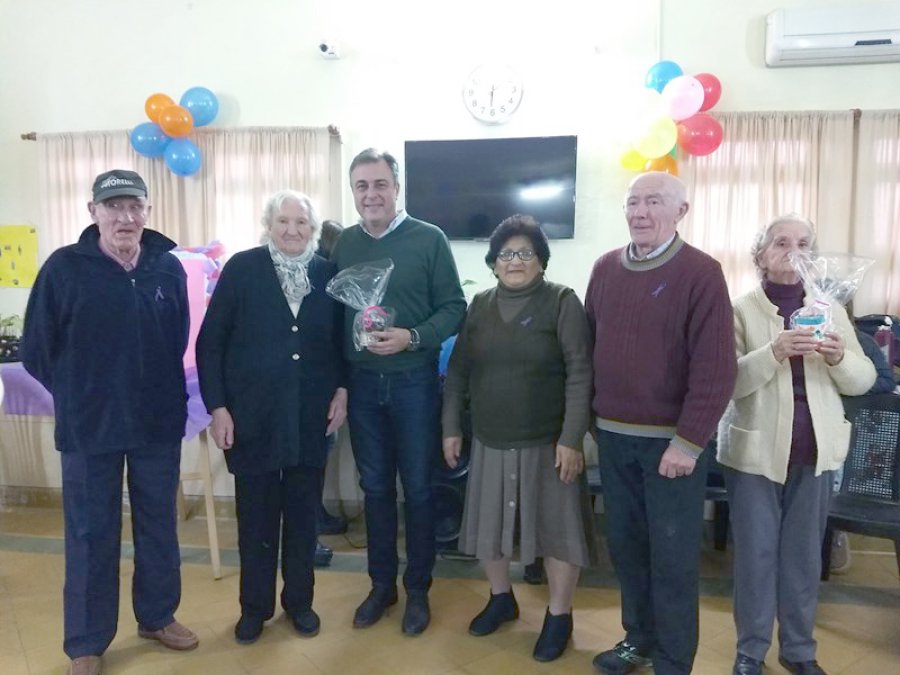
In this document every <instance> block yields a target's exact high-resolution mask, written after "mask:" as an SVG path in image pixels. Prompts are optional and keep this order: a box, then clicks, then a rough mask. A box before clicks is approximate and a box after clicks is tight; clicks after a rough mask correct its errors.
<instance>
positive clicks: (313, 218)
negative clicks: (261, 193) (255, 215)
mask: <svg viewBox="0 0 900 675" xmlns="http://www.w3.org/2000/svg"><path fill="white" fill-rule="evenodd" d="M286 201H293V202H297V203H298V204H300V206H302V207H303V208H304V209H306V217H307V218H309V227H310V229H311V230H312V232H311V234H310V236H309V243H308V244H307V246H308V247H309V248H310V249H311V250H313V251H315V250H316V249H317V248H318V247H319V237H321V236H322V221H321V219H320V218H319V212H318V210H317V209H316V205H315V204H314V203H313V200H312V199H311V198H310V196H309V195H307V194H306V193H304V192H299V191H298V190H279V191H278V192H276V193H275V194H273V195H270V196H269V197H268V199H266V203H265V205H263V215H262V220H261V221H260V222H261V223H262V226H263V233H262V237H260V240H259V241H260V243H261V244H268V243H269V241H270V240H271V237H270V236H269V230H271V229H272V222H273V221H274V219H275V216H276V215H277V214H278V212H279V211H280V210H281V206H282V204H284V203H285V202H286Z"/></svg>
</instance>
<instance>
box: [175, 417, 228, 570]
mask: <svg viewBox="0 0 900 675" xmlns="http://www.w3.org/2000/svg"><path fill="white" fill-rule="evenodd" d="M197 440H198V442H199V446H200V449H199V452H198V456H197V470H196V471H182V472H181V476H180V481H181V482H179V484H178V494H177V499H178V513H179V515H180V516H181V518H182V520H187V518H188V516H189V515H190V514H189V513H188V509H187V505H186V504H185V500H184V490H183V489H182V486H181V483H183V482H184V481H186V480H199V481H200V482H201V484H202V485H203V500H204V503H205V506H206V529H207V533H208V534H209V560H210V563H211V565H212V573H213V578H214V579H221V578H222V562H221V558H220V556H219V530H218V528H217V527H216V504H215V501H214V500H213V481H212V471H211V470H210V464H209V435H208V434H207V430H206V429H203V430H202V431H201V432H200V433H199V435H198V436H197Z"/></svg>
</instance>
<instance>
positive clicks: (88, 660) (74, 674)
mask: <svg viewBox="0 0 900 675" xmlns="http://www.w3.org/2000/svg"><path fill="white" fill-rule="evenodd" d="M66 675H100V657H99V656H79V657H78V658H75V659H72V663H70V664H69V670H67V671H66Z"/></svg>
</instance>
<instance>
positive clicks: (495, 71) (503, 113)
mask: <svg viewBox="0 0 900 675" xmlns="http://www.w3.org/2000/svg"><path fill="white" fill-rule="evenodd" d="M521 102H522V79H521V78H520V77H519V76H518V74H517V73H516V71H515V70H513V69H512V68H511V67H509V66H505V65H482V66H478V67H477V68H476V69H475V70H473V71H472V72H471V73H470V74H469V76H468V77H467V78H466V82H465V85H464V86H463V103H465V106H466V110H468V111H469V112H470V113H471V114H472V117H474V118H475V119H477V120H478V121H479V122H484V123H486V124H502V123H503V122H508V121H509V119H510V118H511V117H512V116H513V113H514V112H516V109H517V108H518V107H519V103H521Z"/></svg>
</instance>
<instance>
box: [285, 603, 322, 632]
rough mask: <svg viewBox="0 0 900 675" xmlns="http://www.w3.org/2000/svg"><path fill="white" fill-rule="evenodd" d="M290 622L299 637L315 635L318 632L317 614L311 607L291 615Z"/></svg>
mask: <svg viewBox="0 0 900 675" xmlns="http://www.w3.org/2000/svg"><path fill="white" fill-rule="evenodd" d="M291 623H292V624H294V629H295V630H296V631H297V632H298V633H299V634H300V636H301V637H315V636H316V635H318V634H319V625H320V623H319V615H318V614H316V613H315V612H314V611H313V610H312V609H304V610H302V611H299V612H297V613H296V614H292V615H291Z"/></svg>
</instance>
